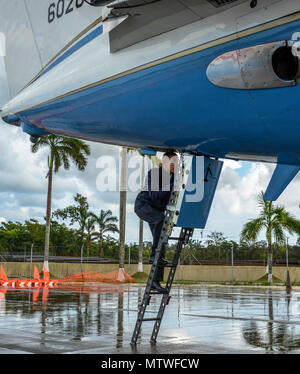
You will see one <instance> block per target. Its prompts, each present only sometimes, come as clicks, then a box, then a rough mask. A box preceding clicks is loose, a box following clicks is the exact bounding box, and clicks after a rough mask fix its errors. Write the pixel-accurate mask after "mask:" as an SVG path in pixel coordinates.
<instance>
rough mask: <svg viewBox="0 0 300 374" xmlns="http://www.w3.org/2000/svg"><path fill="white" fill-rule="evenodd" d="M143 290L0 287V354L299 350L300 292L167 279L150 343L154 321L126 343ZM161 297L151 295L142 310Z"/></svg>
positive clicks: (156, 303)
mask: <svg viewBox="0 0 300 374" xmlns="http://www.w3.org/2000/svg"><path fill="white" fill-rule="evenodd" d="M143 291H144V288H143V286H140V285H122V286H117V285H94V286H90V287H80V286H76V287H69V288H57V289H49V290H48V289H40V290H5V289H3V288H2V289H1V288H0V354H14V353H69V354H79V353H80V354H85V353H86V354H99V353H100V354H101V353H103V354H104V353H106V354H107V353H180V354H184V353H300V293H297V292H292V294H291V295H290V296H287V294H286V292H285V291H280V290H274V289H272V290H271V289H249V288H247V289H243V288H237V287H226V288H220V287H215V288H214V287H206V286H178V287H175V286H174V287H173V289H172V292H171V296H172V298H171V301H170V303H169V305H168V306H167V309H166V312H165V315H164V318H163V322H162V325H161V329H160V332H159V335H158V341H157V343H156V344H155V345H151V344H150V342H149V339H150V336H151V332H152V328H153V322H144V323H143V326H142V330H141V334H140V338H139V340H138V344H137V346H136V348H135V349H133V348H132V347H131V346H130V340H131V336H132V332H133V329H134V326H135V322H136V318H137V308H138V304H139V302H140V301H141V299H142V296H143ZM298 297H299V300H298ZM160 299H161V296H160V295H153V296H152V299H151V303H150V305H149V307H148V309H147V310H148V312H147V315H145V316H146V317H153V316H154V315H155V314H154V312H155V311H157V310H158V307H159V304H160Z"/></svg>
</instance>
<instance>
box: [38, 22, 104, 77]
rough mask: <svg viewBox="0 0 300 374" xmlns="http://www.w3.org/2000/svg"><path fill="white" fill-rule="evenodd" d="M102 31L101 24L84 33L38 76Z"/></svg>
mask: <svg viewBox="0 0 300 374" xmlns="http://www.w3.org/2000/svg"><path fill="white" fill-rule="evenodd" d="M102 33H103V26H102V25H101V26H99V27H97V28H96V29H95V30H93V31H92V32H91V33H89V34H88V35H86V36H85V37H84V38H82V39H81V40H79V42H77V43H76V44H74V45H73V46H72V47H70V48H69V49H68V50H67V51H66V52H65V53H63V54H62V55H61V56H60V57H58V58H57V59H56V60H55V61H54V62H53V63H52V64H51V65H49V66H48V67H47V69H45V70H44V71H43V72H42V73H41V74H40V75H39V77H41V76H42V75H44V74H46V73H47V72H48V71H50V70H52V69H53V68H54V67H55V66H57V65H58V64H60V63H61V62H63V61H64V60H65V59H66V58H68V57H69V56H71V55H72V54H73V53H75V52H76V51H78V50H79V49H80V48H82V47H83V46H85V45H86V44H88V43H90V42H91V41H92V40H94V39H95V38H97V36H100V35H101V34H102ZM39 77H38V78H39ZM38 78H37V79H38Z"/></svg>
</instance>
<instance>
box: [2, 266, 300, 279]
mask: <svg viewBox="0 0 300 374" xmlns="http://www.w3.org/2000/svg"><path fill="white" fill-rule="evenodd" d="M0 264H1V265H3V267H4V270H5V272H6V274H7V276H8V277H9V278H29V271H30V263H28V262H24V263H22V262H8V263H3V262H2V263H0ZM33 265H36V266H37V268H38V270H39V271H40V272H41V271H42V267H43V264H42V263H34V264H33ZM118 267H119V266H118V264H83V271H91V270H92V271H97V272H99V273H103V274H106V273H109V272H110V271H113V270H116V269H118ZM32 268H33V267H32ZM143 269H144V271H145V272H147V273H149V271H150V265H144V266H143ZM168 269H169V268H167V269H166V271H165V280H166V279H167V275H168ZM125 270H126V271H128V266H127V265H125ZM289 270H290V277H291V281H292V282H300V267H290V268H289ZM136 272H137V265H136V264H131V265H130V269H129V273H130V274H131V275H133V274H134V273H136ZM50 273H51V276H52V277H53V278H55V279H58V278H63V277H66V276H69V275H73V274H76V273H80V264H71V263H52V264H50ZM265 273H266V267H265V266H235V267H234V280H235V281H240V282H254V281H256V280H258V279H259V278H261V277H263V276H264V275H265ZM273 275H274V276H275V277H277V278H279V279H281V280H286V268H285V267H273ZM179 279H180V280H186V281H203V282H230V281H231V279H232V268H231V266H226V265H220V266H218V265H181V266H180V267H178V268H177V271H176V274H175V280H179Z"/></svg>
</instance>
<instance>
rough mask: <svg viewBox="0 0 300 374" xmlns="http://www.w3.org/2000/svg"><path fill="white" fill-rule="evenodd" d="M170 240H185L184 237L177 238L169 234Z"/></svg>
mask: <svg viewBox="0 0 300 374" xmlns="http://www.w3.org/2000/svg"><path fill="white" fill-rule="evenodd" d="M169 240H184V238H176V237H175V236H169Z"/></svg>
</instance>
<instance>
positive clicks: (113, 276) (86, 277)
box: [57, 269, 134, 284]
mask: <svg viewBox="0 0 300 374" xmlns="http://www.w3.org/2000/svg"><path fill="white" fill-rule="evenodd" d="M73 282H84V283H86V282H90V283H97V282H101V283H117V284H120V283H133V282H134V280H133V278H132V277H131V276H130V275H129V274H128V273H126V271H125V270H123V269H118V270H114V271H111V272H110V273H107V274H101V273H97V272H96V271H87V272H83V273H78V274H74V275H70V276H68V277H65V278H61V279H58V280H57V283H58V284H62V283H73Z"/></svg>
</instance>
